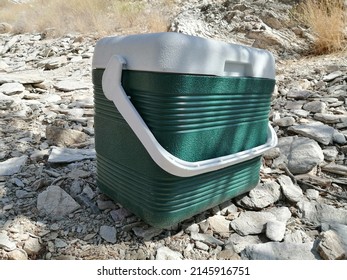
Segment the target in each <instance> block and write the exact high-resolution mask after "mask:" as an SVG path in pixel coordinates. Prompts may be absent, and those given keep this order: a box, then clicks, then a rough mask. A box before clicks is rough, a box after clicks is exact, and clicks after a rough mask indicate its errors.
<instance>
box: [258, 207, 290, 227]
mask: <svg viewBox="0 0 347 280" xmlns="http://www.w3.org/2000/svg"><path fill="white" fill-rule="evenodd" d="M265 212H267V213H271V214H273V215H274V216H275V217H276V220H277V221H280V222H283V223H287V221H288V220H289V219H290V217H291V216H292V213H291V212H290V210H289V208H288V207H286V206H282V207H281V206H279V207H273V208H270V209H268V210H266V211H265Z"/></svg>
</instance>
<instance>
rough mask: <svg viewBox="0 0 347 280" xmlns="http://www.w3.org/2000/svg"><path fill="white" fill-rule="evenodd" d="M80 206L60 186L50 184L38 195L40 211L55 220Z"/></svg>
mask: <svg viewBox="0 0 347 280" xmlns="http://www.w3.org/2000/svg"><path fill="white" fill-rule="evenodd" d="M78 208H80V205H79V204H78V203H77V202H76V201H75V200H74V199H73V198H72V197H71V196H70V195H69V194H68V193H67V192H65V191H64V190H63V189H61V188H60V187H58V186H49V187H48V188H47V189H46V190H44V191H43V192H41V193H40V194H39V195H38V197H37V209H38V211H39V212H40V213H41V214H42V215H47V216H48V217H50V218H51V219H53V220H59V219H62V218H63V217H65V216H67V215H69V214H70V213H72V212H74V211H76V210H77V209H78Z"/></svg>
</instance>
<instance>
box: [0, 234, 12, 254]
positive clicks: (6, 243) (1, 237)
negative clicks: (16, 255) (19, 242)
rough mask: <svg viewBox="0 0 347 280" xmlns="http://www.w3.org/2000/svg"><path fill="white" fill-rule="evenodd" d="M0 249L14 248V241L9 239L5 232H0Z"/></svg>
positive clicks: (10, 249) (9, 249)
mask: <svg viewBox="0 0 347 280" xmlns="http://www.w3.org/2000/svg"><path fill="white" fill-rule="evenodd" d="M0 249H4V250H6V251H13V250H14V249H16V243H15V242H13V241H11V240H10V238H9V237H8V236H7V234H6V233H0Z"/></svg>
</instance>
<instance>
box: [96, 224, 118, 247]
mask: <svg viewBox="0 0 347 280" xmlns="http://www.w3.org/2000/svg"><path fill="white" fill-rule="evenodd" d="M99 234H100V236H101V238H102V239H104V240H105V241H107V242H109V243H112V244H114V243H116V242H117V230H116V228H115V227H112V226H107V225H103V226H101V227H100V230H99Z"/></svg>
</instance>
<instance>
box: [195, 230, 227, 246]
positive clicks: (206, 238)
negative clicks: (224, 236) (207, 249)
mask: <svg viewBox="0 0 347 280" xmlns="http://www.w3.org/2000/svg"><path fill="white" fill-rule="evenodd" d="M190 237H191V238H192V239H193V240H195V241H202V242H204V243H206V244H209V245H218V246H222V245H224V242H222V241H220V240H219V239H217V238H215V237H213V236H212V235H210V234H206V233H198V232H191V233H190Z"/></svg>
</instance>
